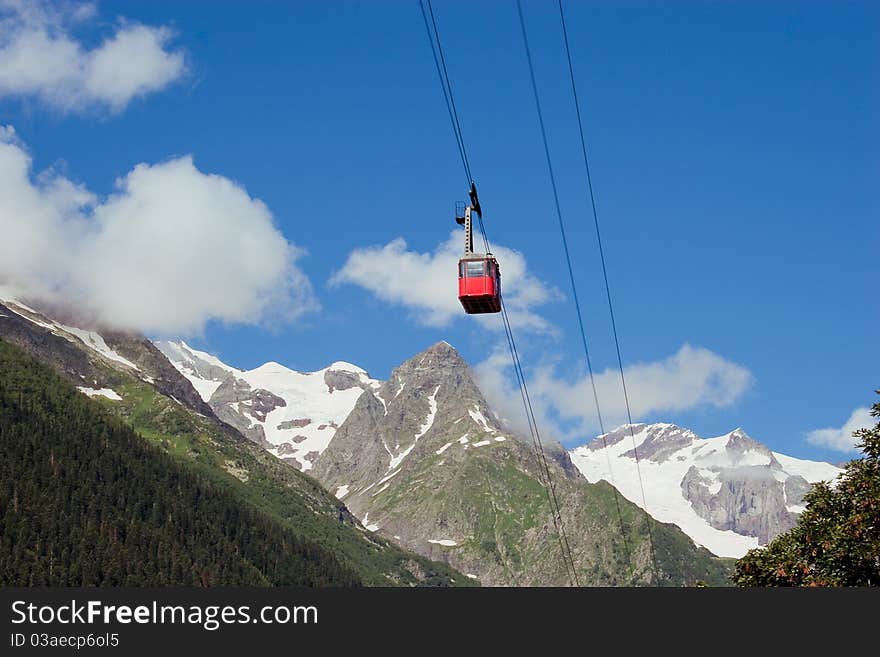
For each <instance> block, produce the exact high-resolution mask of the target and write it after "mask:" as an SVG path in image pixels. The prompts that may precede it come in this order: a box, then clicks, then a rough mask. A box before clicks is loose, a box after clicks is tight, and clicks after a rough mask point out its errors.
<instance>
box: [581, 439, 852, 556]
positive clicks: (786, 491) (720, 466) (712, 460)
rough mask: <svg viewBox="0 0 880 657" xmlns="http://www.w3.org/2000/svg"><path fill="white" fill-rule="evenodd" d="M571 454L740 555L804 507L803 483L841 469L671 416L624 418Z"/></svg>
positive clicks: (659, 512) (700, 539) (700, 538)
mask: <svg viewBox="0 0 880 657" xmlns="http://www.w3.org/2000/svg"><path fill="white" fill-rule="evenodd" d="M634 445H635V446H634ZM570 456H571V460H572V462H574V464H575V465H576V466H577V468H578V469H579V470H580V471H581V473H582V474H583V475H584V476H585V477H586V478H587V479H588V480H589V481H591V482H596V481H598V480H600V479H604V480H606V481H609V482H610V483H612V484H613V485H614V486H615V487H616V488H617V489H618V490H619V491H620V493H621V494H622V495H623V496H624V497H626V498H627V499H628V500H630V501H631V502H633V503H635V504H637V505H639V506H642V507H643V508H645V510H647V511H648V513H650V514H651V515H652V516H654V518H656V519H657V520H659V521H661V522H671V523H674V524H676V525H678V526H679V527H680V528H681V529H682V530H683V531H684V532H685V533H686V534H688V535H689V536H690V537H691V538H692V539H693V540H694V541H695V542H696V543H698V544H700V545H703V546H705V547H706V548H708V549H709V550H711V551H712V552H714V553H715V554H717V555H719V556H727V557H741V556H743V555H744V554H745V552H746V551H747V550H749V549H751V548H753V547H757V546H758V545H759V544H764V543H766V542H767V541H768V540H769V539H770V538H772V536H773V535H775V534H776V533H779V531H783V530H784V529H787V528H788V527H789V526H791V525H792V524H793V522H794V520H793V519H794V518H795V514H797V513H799V512H800V511H802V510H803V507H802V506H800V499H801V497H802V495H803V493H804V492H806V490H807V489H808V486H809V484H811V483H815V482H817V481H828V480H833V479H835V478H836V477H837V475H838V474H839V473H840V469H839V468H836V467H834V466H832V465H830V464H827V463H817V462H813V461H802V460H799V459H793V458H791V457H788V456H784V455H781V454H777V453H775V452H771V451H770V449H768V448H767V447H766V446H765V445H763V444H761V443H759V442H757V441H756V440H754V439H753V438H752V437H750V436H749V435H748V434H747V433H746V432H745V430H743V429H742V428H741V427H737V428H736V429H734V430H733V431H731V432H729V433H726V434H724V435H722V436H718V437H715V438H701V437H700V436H698V435H697V434H695V433H694V432H693V431H690V430H689V429H685V428H682V427H679V426H676V425H674V424H668V423H662V424H635V425H623V426H621V427H617V428H616V429H614V430H613V431H610V432H608V433H606V434H604V435H603V436H600V437H598V438H596V439H594V440H592V441H591V442H590V443H588V444H586V445H583V446H581V447H577V448H575V449H574V450H572V451H571V452H570ZM636 457H637V458H636ZM609 465H610V470H609ZM640 475H641V476H640ZM643 489H644V494H643Z"/></svg>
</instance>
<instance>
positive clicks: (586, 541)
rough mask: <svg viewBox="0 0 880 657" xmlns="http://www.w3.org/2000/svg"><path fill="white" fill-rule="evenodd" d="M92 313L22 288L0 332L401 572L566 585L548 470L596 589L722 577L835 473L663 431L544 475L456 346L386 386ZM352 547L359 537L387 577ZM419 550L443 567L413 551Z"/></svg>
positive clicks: (606, 445) (635, 431)
mask: <svg viewBox="0 0 880 657" xmlns="http://www.w3.org/2000/svg"><path fill="white" fill-rule="evenodd" d="M84 325H85V324H84V323H83V322H81V321H77V320H74V319H72V318H70V317H66V316H65V315H64V314H62V313H59V312H57V311H50V310H46V309H43V308H41V309H40V310H36V309H35V308H34V307H33V306H32V305H28V304H27V303H24V302H22V301H14V300H10V299H7V300H6V301H5V302H3V305H0V338H3V339H5V340H7V341H10V342H13V343H15V344H17V345H18V346H20V347H22V348H24V349H25V350H26V351H29V352H30V353H32V354H34V355H35V356H37V357H38V358H40V359H42V360H43V361H45V362H48V363H49V364H51V365H52V366H53V367H54V368H55V369H56V370H57V371H59V372H61V373H62V374H64V375H65V376H66V377H67V378H68V379H69V380H71V381H73V382H74V383H75V384H76V385H77V387H78V389H79V390H80V391H81V392H83V393H84V394H86V395H88V396H91V397H93V398H94V399H95V400H97V401H98V402H99V403H101V404H103V405H104V406H105V407H107V408H108V409H110V410H111V411H112V412H114V413H116V414H118V415H119V416H120V417H122V418H124V419H125V420H126V421H127V422H129V423H130V424H131V426H133V427H134V428H136V429H137V430H139V431H140V432H141V433H142V435H144V436H145V437H146V438H148V439H151V440H153V441H155V442H157V443H158V444H160V445H163V446H164V448H165V449H167V450H168V451H170V452H171V453H174V454H177V455H178V457H181V458H184V459H190V460H192V459H196V460H202V461H207V462H210V466H211V467H214V468H219V470H220V471H222V472H223V474H224V475H225V476H227V477H228V476H231V477H233V478H234V479H236V480H237V481H238V482H239V483H240V484H242V485H243V486H244V487H245V488H250V489H253V488H254V485H255V483H256V481H255V480H259V482H260V483H259V485H258V486H257V488H259V495H260V496H262V497H269V498H275V497H276V496H277V495H278V491H277V490H276V488H277V486H278V485H279V483H282V482H286V483H283V484H282V485H283V486H284V487H286V488H287V489H290V488H300V494H302V490H301V489H302V487H303V486H304V487H306V488H308V489H309V494H310V495H313V496H314V495H318V496H319V497H321V499H322V505H328V504H329V506H325V508H327V514H328V517H334V518H337V519H344V518H348V517H350V518H351V520H350V521H343V522H342V524H343V525H346V522H349V527H353V528H354V530H355V531H356V532H359V533H360V539H359V541H360V543H365V542H367V541H365V539H369V541H370V542H373V541H374V542H375V545H380V546H383V549H386V550H387V551H388V552H389V553H392V552H393V553H394V555H395V556H394V557H393V558H391V559H390V561H391V562H394V563H395V564H396V566H397V567H398V568H401V565H402V564H405V563H410V564H412V563H419V564H421V563H425V564H429V563H437V562H440V563H444V562H445V563H447V564H449V565H450V566H451V567H452V568H451V569H449V570H448V571H447V573H446V574H445V576H446V577H447V578H448V580H447V581H450V582H451V581H452V580H455V579H456V575H455V574H453V573H456V571H457V572H458V573H459V574H458V576H457V578H458V579H459V582H458V583H460V580H463V579H468V580H479V581H480V582H481V583H483V584H488V585H563V584H567V583H570V582H569V581H568V579H569V575H568V573H567V571H566V568H565V565H564V561H563V559H562V558H561V556H562V553H561V551H560V539H561V538H562V537H561V536H560V535H559V532H558V531H557V529H556V528H555V526H554V523H553V520H552V518H553V514H552V512H551V505H550V502H549V501H548V495H547V487H546V486H545V481H546V475H547V474H549V476H550V481H551V485H552V487H553V492H554V494H555V496H556V497H557V498H558V500H559V506H560V508H561V517H560V520H561V523H562V527H563V532H564V534H565V539H566V540H567V541H568V542H569V544H570V549H571V554H572V560H573V562H574V563H575V568H576V572H577V576H578V579H579V580H580V582H581V583H584V584H588V585H644V584H666V585H670V584H671V585H688V584H693V583H694V582H696V581H698V580H701V581H705V582H708V583H714V584H725V583H727V579H726V578H727V573H728V572H729V568H730V561H729V560H724V559H720V558H719V557H738V556H742V554H743V553H744V552H745V551H746V550H747V549H749V548H751V547H755V546H757V545H760V544H764V543H766V542H767V541H768V540H769V539H771V538H772V537H773V536H775V535H776V534H778V533H779V532H780V531H784V530H785V529H787V528H788V527H790V526H791V525H792V524H793V522H794V519H795V518H796V516H797V513H798V512H799V511H800V510H801V508H800V506H799V505H800V502H801V498H802V495H803V493H804V492H805V491H806V490H807V489H808V487H809V484H810V483H812V482H813V481H818V480H820V479H832V478H833V477H834V476H836V474H837V472H838V470H837V469H836V468H834V467H833V466H830V465H829V464H821V463H814V462H809V461H802V460H799V459H793V458H791V457H787V456H784V455H781V454H776V453H773V452H771V451H770V450H769V449H767V448H766V447H765V446H763V445H761V444H760V443H758V442H756V441H754V440H753V439H751V438H750V437H748V436H747V435H746V434H745V433H744V432H743V431H742V430H736V431H734V432H731V433H730V434H727V435H725V436H721V437H719V438H713V439H702V438H700V437H698V436H696V435H695V434H693V433H692V432H690V431H688V430H687V429H683V428H680V427H676V426H675V425H668V424H655V425H646V424H642V425H633V426H631V427H629V426H625V427H620V428H618V429H615V430H614V431H612V432H610V433H608V434H606V435H604V436H600V437H598V438H596V439H595V440H593V441H592V442H590V443H588V444H587V445H584V446H582V447H578V448H576V449H574V450H571V451H570V452H569V451H567V450H565V449H564V448H563V447H562V446H561V445H560V444H559V443H556V442H553V441H549V442H547V443H545V444H544V445H543V451H544V453H545V455H546V457H547V466H546V470H544V469H543V468H542V465H541V463H540V462H539V461H538V460H536V457H535V450H534V446H533V445H532V444H531V442H530V441H529V440H526V439H524V438H523V437H522V436H520V435H518V434H517V432H515V431H512V430H511V429H510V428H509V427H508V426H506V425H505V424H504V423H503V422H502V421H501V420H500V419H499V418H498V417H497V416H496V415H495V413H494V412H493V411H492V409H491V408H490V407H489V405H488V403H487V402H486V399H485V398H484V396H483V394H482V392H481V391H480V389H479V387H478V386H477V384H476V383H475V381H474V378H473V376H472V373H471V370H470V368H469V366H468V365H467V363H466V362H465V361H464V360H463V359H462V358H461V356H460V355H459V354H458V352H457V351H456V350H455V349H454V348H453V347H452V346H451V345H449V344H447V343H445V342H440V343H437V344H435V345H433V346H431V347H430V348H428V349H427V350H425V351H424V352H422V353H420V354H418V355H416V356H415V357H413V358H411V359H409V360H408V361H406V362H405V363H403V364H401V365H400V366H399V367H397V368H396V369H394V370H393V371H392V372H391V375H390V377H389V378H388V380H387V381H379V380H376V379H374V378H372V377H370V376H369V375H368V373H367V372H366V371H364V370H363V369H361V368H359V367H357V366H356V365H352V364H350V363H345V362H336V363H333V364H331V365H330V366H328V367H326V368H324V369H322V370H318V371H317V372H297V371H295V370H292V369H289V368H287V367H284V366H282V365H280V364H278V363H274V362H272V363H267V364H265V365H262V366H260V367H258V368H255V369H253V370H241V369H238V368H235V367H232V366H230V365H227V364H225V363H223V362H222V361H221V360H220V359H218V358H217V357H215V356H213V355H211V354H208V353H205V352H202V351H199V350H196V349H193V348H192V347H190V346H189V345H187V344H186V343H184V342H182V341H176V342H157V343H155V344H154V343H152V342H150V341H149V340H147V339H146V338H144V337H143V336H139V335H135V334H131V333H123V332H118V331H110V330H107V329H96V328H95V327H87V326H86V327H85V328H80V327H81V326H84ZM206 425H210V427H211V429H210V431H208V430H206ZM218 432H220V433H223V434H224V435H226V436H227V437H229V436H237V437H238V441H237V443H236V445H235V450H234V451H235V452H236V458H229V457H230V454H229V453H225V454H223V455H222V457H221V455H218V454H212V455H211V458H208V459H205V458H203V457H204V456H205V454H204V451H203V450H205V447H206V446H210V447H211V449H214V448H215V446H216V442H217V441H216V435H217V433H218ZM227 447H228V446H227ZM242 452H246V453H247V455H248V465H243V459H242V458H241V456H240V454H241V453H242ZM194 453H195V455H194ZM260 454H262V455H263V456H259V455H260ZM636 455H638V460H636V458H635V457H636ZM254 459H256V460H257V461H259V463H260V465H259V468H260V470H261V472H260V475H259V476H256V475H255V473H254V471H253V468H254V467H257V466H255V465H253V461H254ZM266 459H268V461H267V460H266ZM272 463H275V464H276V465H275V466H272V465H271V464H272ZM609 464H610V465H611V467H610V469H609V467H608V466H609ZM204 465H208V463H204ZM266 470H268V471H269V472H265V471H266ZM294 473H295V474H294ZM638 473H640V474H641V479H639V477H638V476H637V474H638ZM291 482H296V483H297V486H291ZM319 484H320V485H319ZM309 486H312V487H313V488H309ZM642 486H644V495H642V493H641V487H642ZM316 490H320V491H321V492H320V493H316V492H315V491H316ZM325 491H327V492H325ZM248 493H253V490H250V491H248ZM285 493H286V495H287V498H289V497H290V491H289V490H287V491H285ZM322 496H326V497H322ZM300 497H302V495H301V496H300ZM274 502H275V503H274V504H270V505H269V506H270V507H271V511H272V513H275V514H278V513H281V514H282V515H283V514H285V513H286V514H289V513H290V511H289V510H288V509H287V508H286V507H285V505H286V504H290V503H293V502H296V503H297V504H300V505H301V504H302V499H299V500H295V501H294V500H291V499H287V500H286V501H282V500H280V499H275V500H274ZM646 511H647V512H646ZM349 513H350V514H352V515H351V516H349V515H348V514H349ZM336 529H338V528H336ZM319 533H321V534H324V533H326V527H322V528H321V531H320V532H319ZM398 546H399V547H398ZM395 550H396V552H394V551H395ZM356 552H357V550H353V549H352V548H351V546H349V554H348V556H349V557H350V558H351V559H353V560H354V561H357V562H359V563H360V564H361V565H362V566H364V567H365V568H366V569H367V570H368V571H370V573H371V576H373V575H374V574H375V573H374V567H373V565H368V564H367V561H368V560H367V559H366V558H365V557H364V555H361V554H355V553H356ZM407 553H408V554H411V555H419V556H418V559H428V560H430V561H425V562H414V561H413V560H412V559H410V560H409V561H407V560H406V559H405V558H404V556H403V555H405V554H407ZM343 563H346V561H345V560H343ZM438 568H439V567H435V566H431V567H428V568H426V567H425V566H423V565H419V566H418V567H416V568H413V567H407V566H403V567H402V570H403V571H405V572H403V573H400V572H398V573H397V574H393V575H392V576H391V577H390V579H391V580H397V581H416V582H417V581H419V580H420V576H421V577H422V580H424V579H425V578H424V575H425V572H426V571H430V572H432V573H433V575H432V578H434V579H436V576H437V573H439V572H440V571H439V570H438ZM453 569H454V570H453ZM373 581H378V580H373ZM386 581H387V580H386Z"/></svg>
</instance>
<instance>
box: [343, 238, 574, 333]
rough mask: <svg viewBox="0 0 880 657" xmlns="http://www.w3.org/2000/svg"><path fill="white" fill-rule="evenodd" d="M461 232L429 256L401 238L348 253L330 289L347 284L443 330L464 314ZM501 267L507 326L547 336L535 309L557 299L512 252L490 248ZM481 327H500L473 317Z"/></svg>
mask: <svg viewBox="0 0 880 657" xmlns="http://www.w3.org/2000/svg"><path fill="white" fill-rule="evenodd" d="M463 235H464V233H463V232H462V231H461V230H453V231H452V232H451V233H450V235H449V239H447V240H446V241H445V242H443V243H442V244H440V245H438V246H437V248H436V249H435V250H434V251H433V252H432V253H418V252H416V251H412V250H410V249H409V248H408V247H407V244H406V241H405V240H404V239H403V238H397V239H395V240H392V241H391V242H389V243H388V244H385V245H384V246H369V247H365V248H361V249H355V250H354V251H352V252H351V253H350V254H349V256H348V259H347V260H346V262H345V264H344V265H343V266H342V268H341V269H340V270H339V271H338V272H336V273H335V274H334V275H333V277H332V278H331V279H330V283H331V285H340V284H343V283H351V284H354V285H358V286H360V287H362V288H364V289H366V290H368V291H369V292H372V293H373V294H374V295H375V296H376V297H378V298H379V299H381V300H382V301H385V302H387V303H390V304H392V305H396V306H401V307H404V308H407V309H409V310H410V311H411V314H412V317H413V318H414V319H415V320H416V321H418V322H419V323H422V324H426V325H428V326H447V325H449V324H450V323H451V322H452V321H453V320H454V319H455V318H457V317H462V316H463V315H464V311H463V310H462V307H461V304H460V303H459V301H458V273H457V269H458V259H459V258H460V257H461V253H462V246H463V243H464V237H463ZM493 253H494V255H495V257H496V258H497V259H498V262H499V265H500V267H501V289H502V294H503V295H504V301H505V305H506V307H507V311H508V316H509V317H510V322H511V325H512V326H514V327H518V328H523V329H527V330H532V331H538V332H552V330H553V329H552V327H551V326H550V324H549V323H548V322H547V321H546V320H545V319H544V318H542V317H540V316H539V315H537V314H536V313H535V312H534V311H533V308H534V307H535V306H538V305H541V304H544V303H547V302H549V301H553V300H555V299H558V298H560V297H561V294H560V293H559V291H558V290H557V289H556V288H553V287H551V286H547V285H545V284H543V283H542V282H541V281H539V280H538V279H537V278H535V277H534V276H533V275H532V274H530V273H529V272H528V271H527V265H526V259H525V257H524V256H523V255H522V254H521V253H519V252H518V251H515V250H513V249H509V248H506V247H503V246H498V245H494V246H493ZM475 317H478V318H480V320H479V321H483V322H485V324H486V326H487V327H494V328H497V329H499V330H500V329H501V328H502V326H503V325H502V323H501V321H500V320H499V319H498V318H497V317H492V316H479V315H477V316H475Z"/></svg>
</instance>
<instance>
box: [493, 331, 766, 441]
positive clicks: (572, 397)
mask: <svg viewBox="0 0 880 657" xmlns="http://www.w3.org/2000/svg"><path fill="white" fill-rule="evenodd" d="M511 369H512V368H511V366H510V358H509V355H508V354H507V353H506V352H505V351H503V350H501V349H499V350H497V351H496V352H495V353H493V354H492V355H491V356H490V357H489V358H488V359H487V360H486V361H484V362H483V363H481V364H479V365H478V366H477V368H476V371H477V376H478V378H479V381H480V387H481V389H482V390H483V392H484V394H485V395H486V397H487V398H488V400H489V402H490V404H492V405H493V407H494V408H497V409H499V411H498V412H499V414H500V415H503V416H504V417H505V418H508V419H509V420H511V421H512V422H513V424H514V426H515V427H516V428H517V429H519V430H520V431H522V430H523V429H525V430H526V431H528V426H527V424H526V423H525V414H524V412H523V410H522V399H521V396H520V392H519V389H518V388H517V387H515V385H514V382H513V379H512V377H511V376H510V375H509V372H510V370H511ZM624 375H625V377H626V387H627V393H628V396H629V402H630V410H631V412H632V416H633V421H638V420H640V419H643V418H645V417H648V416H651V415H654V414H658V413H674V412H682V411H687V410H691V409H695V408H701V407H714V408H724V407H727V406H730V405H731V404H733V403H734V402H736V401H737V400H738V399H739V398H740V397H741V396H742V395H743V393H744V392H745V391H746V390H748V388H749V386H750V385H751V383H752V375H751V373H750V372H749V371H748V370H747V369H746V368H744V367H743V366H741V365H738V364H736V363H733V362H731V361H729V360H727V359H725V358H723V357H721V356H719V355H718V354H715V353H713V352H711V351H709V350H708V349H705V348H702V347H692V346H690V345H688V344H685V345H683V346H682V347H681V348H680V349H679V350H678V351H677V352H676V353H675V354H673V355H671V356H669V357H667V358H664V359H663V360H659V361H654V362H647V363H635V364H632V365H628V366H626V367H625V368H624ZM594 378H595V382H596V394H597V396H598V399H599V406H600V409H601V412H602V419H603V422H604V425H605V428H606V430H608V429H610V428H612V427H614V426H618V425H620V424H622V423H624V422H626V420H627V414H626V403H625V398H624V396H623V389H622V386H621V382H620V372H619V370H618V369H617V368H609V369H606V370H603V371H601V372H596V373H595V376H594ZM527 385H528V389H529V396H530V399H531V403H532V408H533V410H534V412H535V416H536V419H537V421H538V427H539V429H540V430H541V432H542V435H543V436H544V437H553V438H557V439H560V440H564V441H570V440H574V439H576V438H579V439H583V438H586V437H587V436H589V435H591V434H594V433H596V431H597V429H598V428H599V422H598V415H597V413H596V404H595V401H594V397H593V389H592V386H591V384H590V379H589V376H588V375H587V374H584V375H583V376H581V377H578V378H576V379H574V380H572V379H570V378H567V377H566V376H564V375H560V374H559V373H558V367H557V366H556V365H555V364H546V363H545V364H542V365H541V366H539V367H538V368H536V369H535V370H534V373H533V374H532V375H531V376H530V378H529V380H528V381H527Z"/></svg>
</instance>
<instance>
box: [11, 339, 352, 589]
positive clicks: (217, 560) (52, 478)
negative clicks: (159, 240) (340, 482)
mask: <svg viewBox="0 0 880 657" xmlns="http://www.w3.org/2000/svg"><path fill="white" fill-rule="evenodd" d="M360 583H361V582H360V579H359V578H358V576H356V575H355V574H354V573H353V571H352V570H351V569H350V568H348V567H347V566H346V565H344V564H342V563H340V561H339V560H338V559H337V558H336V557H335V556H334V555H333V554H332V553H331V552H330V551H329V550H327V549H326V548H324V547H322V546H320V545H319V544H317V543H314V542H311V541H309V540H308V539H306V538H304V537H302V536H299V535H296V534H295V533H294V532H293V531H292V529H291V528H290V527H288V526H286V525H285V524H283V523H281V522H277V521H275V520H274V519H273V518H271V517H269V516H267V515H266V514H264V513H261V512H260V511H259V509H257V508H255V507H251V506H249V505H247V504H243V503H242V502H241V501H240V500H239V499H236V498H235V497H234V496H233V495H232V494H231V493H230V492H229V490H228V489H225V488H223V487H220V486H218V485H216V483H215V482H213V481H211V480H210V479H209V478H207V477H205V476H203V475H202V474H201V473H199V472H198V471H197V470H194V469H192V468H188V467H186V465H185V464H183V463H181V462H180V461H179V460H177V459H174V458H173V457H172V456H170V455H168V454H166V453H164V452H163V451H162V450H161V449H159V448H158V447H156V446H153V445H151V444H149V443H148V442H147V441H145V440H144V439H143V438H141V437H140V436H139V435H138V434H137V433H135V432H134V431H133V430H132V429H131V428H130V427H128V426H127V425H126V424H124V423H123V421H122V420H120V419H118V418H115V417H113V416H111V415H110V414H109V413H107V412H106V411H105V410H103V409H102V408H101V406H100V404H98V403H97V402H95V401H93V400H91V399H88V398H87V397H85V396H84V395H82V394H80V393H79V392H77V391H76V390H75V388H74V387H73V386H72V385H70V384H69V383H68V382H66V381H64V380H63V379H62V378H60V377H59V376H58V375H57V374H55V373H54V372H53V371H52V370H51V369H50V368H49V367H47V366H45V365H43V364H41V363H40V362H38V361H37V360H35V359H33V358H32V357H30V356H28V355H26V354H24V353H23V352H22V351H20V350H19V349H18V348H16V347H13V346H12V345H10V344H9V343H6V342H4V341H2V340H0V586H118V585H125V586H172V585H180V586H236V585H298V586H356V585H359V584H360Z"/></svg>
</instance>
